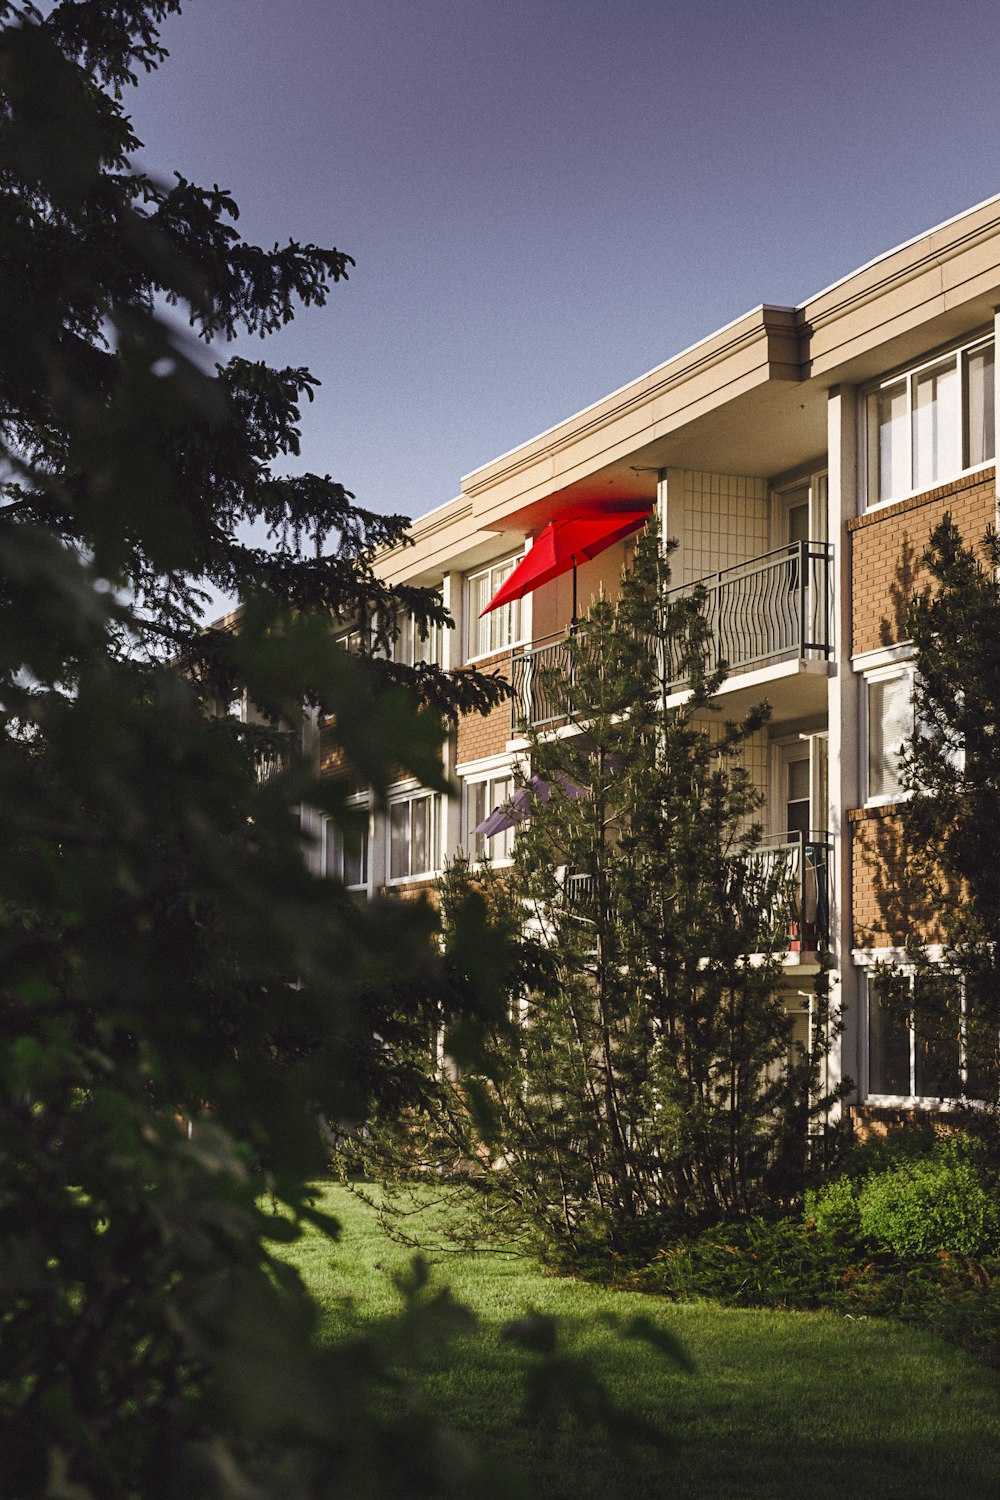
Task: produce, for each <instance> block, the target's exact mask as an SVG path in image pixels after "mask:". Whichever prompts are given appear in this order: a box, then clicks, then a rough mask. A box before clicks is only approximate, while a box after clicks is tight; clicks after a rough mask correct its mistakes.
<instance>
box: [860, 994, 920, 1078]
mask: <svg viewBox="0 0 1000 1500" xmlns="http://www.w3.org/2000/svg"><path fill="white" fill-rule="evenodd" d="M868 1088H869V1090H870V1092H871V1093H873V1094H900V1095H904V1096H908V1095H909V1094H910V1028H909V1026H908V1024H907V1017H906V1015H905V1013H904V1012H903V1010H902V1007H901V1005H900V1003H899V1000H898V999H897V1000H895V1001H891V1000H890V999H889V997H888V996H887V995H885V994H884V993H883V992H882V990H881V988H880V987H879V986H878V985H874V984H871V985H869V987H868Z"/></svg>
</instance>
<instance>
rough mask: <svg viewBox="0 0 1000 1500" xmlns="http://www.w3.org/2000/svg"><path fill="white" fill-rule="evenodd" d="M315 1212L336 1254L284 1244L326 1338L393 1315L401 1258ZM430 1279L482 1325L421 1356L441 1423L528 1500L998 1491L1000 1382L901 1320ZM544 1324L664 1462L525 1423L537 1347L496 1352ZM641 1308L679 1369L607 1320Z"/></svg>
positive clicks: (529, 1280)
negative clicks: (517, 1478) (652, 1425)
mask: <svg viewBox="0 0 1000 1500" xmlns="http://www.w3.org/2000/svg"><path fill="white" fill-rule="evenodd" d="M323 1197H324V1204H323V1206H324V1207H326V1208H327V1209H328V1210H329V1211H331V1212H332V1213H334V1214H336V1216H337V1217H338V1218H339V1219H340V1221H341V1223H342V1224H343V1231H344V1232H343V1237H342V1239H341V1241H340V1242H339V1243H331V1242H330V1241H329V1240H327V1239H325V1238H324V1237H323V1236H322V1235H320V1234H319V1233H318V1232H310V1233H309V1234H308V1235H307V1236H306V1237H305V1238H304V1239H303V1240H301V1241H300V1242H298V1243H297V1244H295V1245H293V1246H291V1247H289V1250H288V1258H289V1259H290V1260H291V1261H292V1262H293V1263H294V1264H295V1265H296V1266H297V1267H298V1269H299V1270H300V1272H301V1274H302V1276H303V1277H304V1279H305V1280H306V1282H307V1283H308V1285H309V1286H310V1288H311V1290H312V1291H313V1294H314V1295H315V1297H316V1298H317V1299H318V1301H319V1303H320V1305H321V1306H322V1308H323V1313H324V1321H323V1333H324V1336H326V1337H329V1338H331V1339H333V1338H336V1337H338V1336H340V1335H343V1334H345V1333H349V1332H356V1331H357V1330H358V1328H359V1327H363V1326H366V1325H370V1324H372V1323H377V1322H378V1321H379V1320H381V1319H383V1318H386V1317H388V1316H390V1315H391V1314H392V1313H394V1312H395V1311H397V1310H398V1308H399V1306H400V1302H399V1297H398V1294H397V1293H396V1291H395V1289H394V1287H393V1284H392V1273H393V1272H394V1271H396V1272H398V1271H401V1270H404V1269H405V1268H406V1266H407V1264H408V1262H409V1259H410V1254H411V1252H409V1251H408V1250H406V1249H404V1248H402V1247H400V1246H398V1245H396V1244H394V1243H392V1242H391V1241H387V1240H386V1239H385V1238H384V1236H383V1234H382V1232H381V1230H380V1228H379V1224H378V1220H377V1217H376V1216H375V1214H374V1213H373V1212H372V1211H371V1210H370V1209H368V1208H366V1207H365V1206H364V1205H362V1204H359V1203H358V1202H357V1200H356V1199H354V1198H353V1197H352V1196H351V1195H350V1194H349V1193H347V1192H346V1191H345V1190H344V1189H342V1188H339V1187H329V1188H325V1189H324V1192H323ZM434 1279H435V1282H436V1283H438V1282H439V1283H441V1284H447V1285H448V1286H450V1287H451V1289H452V1291H453V1293H454V1294H455V1296H456V1297H457V1298H458V1299H459V1300H460V1301H461V1302H463V1303H464V1304H466V1305H467V1306H468V1307H470V1308H471V1309H473V1311H474V1312H475V1314H476V1317H477V1319H478V1322H479V1329H478V1332H477V1333H476V1334H475V1335H473V1336H465V1337H462V1338H460V1339H458V1340H457V1341H456V1342H455V1343H453V1344H452V1345H450V1346H449V1348H448V1350H447V1351H446V1352H444V1353H439V1354H437V1355H432V1356H430V1357H429V1359H428V1360H427V1362H426V1364H425V1373H424V1376H423V1382H424V1386H425V1389H426V1390H427V1391H428V1392H429V1393H430V1395H431V1397H432V1399H433V1401H434V1402H435V1404H436V1405H437V1406H438V1407H439V1409H440V1411H441V1412H442V1414H444V1415H446V1416H447V1417H448V1419H449V1420H450V1421H451V1422H452V1423H453V1425H455V1426H456V1427H458V1428H459V1429H461V1430H463V1431H465V1432H469V1433H472V1434H474V1435H475V1437H476V1440H477V1442H478V1443H479V1444H480V1445H481V1446H485V1447H486V1448H487V1449H488V1450H489V1451H491V1452H493V1453H495V1454H496V1455H497V1456H498V1461H500V1459H501V1458H502V1459H503V1460H504V1461H507V1462H509V1463H511V1464H513V1465H514V1466H515V1467H516V1468H517V1470H518V1471H519V1472H520V1473H521V1474H522V1475H523V1476H524V1478H525V1481H526V1492H527V1493H528V1494H529V1495H530V1496H531V1497H532V1500H597V1497H602V1500H603V1497H610V1496H615V1495H621V1496H628V1497H630V1500H655V1497H659V1496H674V1497H678V1500H710V1497H711V1500H744V1497H746V1500H750V1497H753V1500H783V1497H786V1496H787V1497H793V1496H794V1497H796V1500H835V1497H836V1500H842V1497H844V1496H859V1497H864V1500H896V1497H898V1500H904V1497H905V1500H950V1497H954V1500H991V1497H1000V1373H998V1372H996V1371H993V1370H989V1369H986V1368H985V1367H983V1366H981V1365H979V1364H977V1363H976V1362H975V1361H974V1360H973V1359H971V1358H970V1357H969V1356H967V1355H965V1354H963V1353H961V1352H960V1351H958V1350H955V1349H952V1348H950V1347H948V1346H947V1345H945V1344H943V1343H941V1342H939V1341H938V1340H937V1339H935V1338H933V1337H931V1336H930V1335H925V1334H922V1333H920V1332H919V1331H916V1330H914V1329H912V1328H903V1327H900V1326H897V1325H895V1324H892V1323H884V1322H879V1321H875V1320H870V1321H868V1320H859V1321H854V1320H851V1319H848V1318H844V1317H839V1316H833V1315H828V1314H823V1313H785V1312H764V1311H757V1310H740V1309H727V1308H720V1307H716V1306H714V1305H713V1304H711V1303H693V1304H689V1305H676V1304H671V1303H667V1302H662V1301H659V1300H658V1299H655V1298H651V1297H644V1296H641V1295H639V1294H636V1293H624V1292H612V1291H606V1290H604V1289H601V1288H596V1287H593V1286H588V1285H586V1284H585V1283H582V1282H578V1281H573V1280H570V1279H565V1278H554V1277H550V1276H546V1275H544V1274H543V1273H542V1272H541V1270H540V1269H539V1268H538V1267H537V1266H536V1265H534V1264H532V1263H531V1262H528V1261H525V1260H523V1259H510V1258H505V1257H501V1256H497V1255H490V1254H483V1255H479V1256H472V1255H454V1254H452V1255H448V1256H441V1257H439V1258H438V1259H437V1262H436V1264H435V1267H434ZM529 1308H534V1309H536V1310H538V1311H540V1312H545V1313H552V1314H556V1315H557V1316H558V1318H559V1320H560V1329H561V1330H562V1334H561V1337H564V1338H565V1340H566V1344H567V1347H568V1348H571V1349H572V1350H573V1351H574V1352H586V1354H587V1355H588V1356H589V1357H590V1358H591V1360H592V1362H593V1365H594V1367H595V1368H596V1370H597V1371H598V1373H599V1374H600V1376H601V1378H602V1379H603V1380H604V1381H605V1382H606V1384H607V1386H608V1387H609V1389H610V1391H611V1392H612V1394H613V1396H614V1397H615V1399H616V1400H618V1401H619V1402H622V1403H628V1404H629V1405H630V1406H632V1407H634V1408H635V1409H636V1410H637V1411H639V1412H641V1413H642V1414H643V1415H644V1416H646V1417H649V1418H652V1419H654V1420H656V1421H657V1422H658V1423H660V1424H661V1425H662V1426H663V1427H664V1428H665V1429H666V1431H667V1433H668V1435H669V1436H670V1437H671V1439H672V1446H671V1449H670V1451H669V1452H668V1453H667V1454H666V1455H664V1454H663V1453H659V1452H655V1453H654V1452H653V1451H651V1450H649V1449H646V1448H644V1449H640V1450H638V1452H637V1453H636V1455H635V1457H634V1458H633V1459H632V1460H627V1459H626V1458H625V1457H623V1455H622V1454H621V1453H620V1452H616V1451H612V1450H611V1449H610V1448H609V1446H608V1445H607V1444H605V1443H604V1442H603V1440H602V1439H601V1437H600V1435H599V1434H597V1433H594V1432H592V1431H587V1432H580V1431H565V1432H563V1433H561V1434H560V1435H559V1436H558V1438H557V1439H556V1440H554V1441H553V1440H552V1439H551V1438H550V1437H549V1436H547V1435H543V1434H541V1433H540V1432H539V1431H538V1429H537V1428H536V1427H535V1426H534V1425H533V1424H532V1423H531V1422H530V1421H526V1420H525V1418H524V1415H523V1410H522V1403H523V1376H524V1371H525V1369H526V1368H527V1367H528V1366H529V1364H530V1363H531V1360H532V1356H530V1355H528V1354H527V1353H526V1352H525V1351H524V1350H522V1349H520V1348H518V1347H515V1346H513V1345H511V1344H510V1343H508V1342H506V1341H503V1340H502V1339H501V1338H500V1330H501V1328H502V1326H503V1324H504V1323H505V1322H508V1321H509V1320H511V1319H512V1318H516V1317H518V1316H520V1315H522V1314H524V1312H525V1311H526V1310H527V1309H529ZM609 1313H610V1314H612V1315H613V1317H615V1318H617V1319H619V1320H621V1321H622V1322H627V1321H628V1320H629V1319H630V1318H632V1317H634V1316H635V1315H636V1314H639V1315H641V1316H643V1317H647V1318H650V1319H652V1320H653V1321H654V1322H655V1323H656V1324H657V1325H658V1326H659V1327H661V1328H663V1329H666V1330H668V1331H669V1332H670V1333H672V1334H674V1335H676V1336H677V1337H678V1338H679V1339H680V1340H681V1341H682V1343H683V1344H684V1346H685V1348H686V1349H687V1351H688V1354H689V1355H690V1357H691V1359H692V1361H693V1363H694V1369H693V1371H692V1372H691V1373H687V1374H685V1373H682V1372H680V1371H678V1370H677V1368H676V1366H674V1365H672V1364H670V1363H669V1362H668V1361H666V1360H665V1359H664V1357H663V1356H662V1355H661V1354H660V1353H658V1352H657V1351H656V1350H655V1349H654V1348H652V1347H651V1346H650V1345H648V1344H646V1343H642V1342H638V1341H636V1340H634V1339H625V1338H623V1337H622V1336H621V1335H620V1334H618V1333H616V1332H615V1331H614V1330H613V1329H612V1328H611V1327H609V1326H608V1324H607V1322H605V1321H602V1315H606V1314H609Z"/></svg>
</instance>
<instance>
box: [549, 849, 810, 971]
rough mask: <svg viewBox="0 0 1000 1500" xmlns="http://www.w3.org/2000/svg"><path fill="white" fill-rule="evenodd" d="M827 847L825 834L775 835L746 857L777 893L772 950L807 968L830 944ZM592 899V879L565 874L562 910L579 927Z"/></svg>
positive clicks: (735, 893)
mask: <svg viewBox="0 0 1000 1500" xmlns="http://www.w3.org/2000/svg"><path fill="white" fill-rule="evenodd" d="M831 847H832V846H831V844H830V842H829V835H828V834H827V833H825V832H818V831H812V832H810V833H808V834H803V833H780V834H774V835H772V836H770V837H766V838H764V839H763V841H762V842H761V844H760V846H759V847H758V848H757V849H755V850H754V851H753V853H752V854H751V856H750V861H751V863H752V864H755V865H756V866H757V868H758V871H759V872H760V874H761V875H762V876H763V877H764V882H765V883H766V885H767V886H768V887H771V888H777V889H778V890H780V892H781V895H780V899H779V902H778V903H777V904H776V907H775V910H774V912H773V914H772V916H771V918H770V926H771V931H772V944H773V948H774V949H778V950H780V949H784V950H785V951H786V952H787V953H788V954H789V955H790V956H792V955H794V957H793V958H792V962H795V963H803V962H808V956H809V955H810V954H815V953H818V952H819V951H820V950H821V949H823V948H825V947H826V946H827V943H828V942H829V937H830V876H829V871H830V851H831ZM738 868H739V867H738V866H736V865H735V863H734V869H738ZM742 878H744V877H742V876H739V877H737V879H734V881H733V887H732V890H731V891H730V896H731V897H732V899H733V900H736V901H738V900H739V889H738V886H737V880H738V879H742ZM594 899H595V898H594V877H593V876H592V875H590V874H582V873H574V872H568V873H567V875H566V878H565V881H564V884H563V901H564V904H565V907H566V910H567V911H568V912H570V913H571V914H572V915H573V916H574V917H575V918H576V919H577V920H579V921H583V922H592V921H593V920H594V916H595V913H594Z"/></svg>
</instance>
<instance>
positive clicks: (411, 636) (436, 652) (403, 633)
mask: <svg viewBox="0 0 1000 1500" xmlns="http://www.w3.org/2000/svg"><path fill="white" fill-rule="evenodd" d="M396 630H397V632H398V633H397V635H396V639H395V640H394V641H393V643H392V659H393V661H398V662H402V663H403V665H404V666H407V667H415V666H416V665H417V663H418V662H422V661H424V662H427V663H429V664H430V665H432V666H433V665H436V664H439V663H440V661H441V647H442V635H443V631H442V628H441V626H440V625H428V626H426V627H425V628H424V632H423V634H421V631H420V626H419V625H418V624H417V622H416V621H415V620H414V618H413V616H412V615H411V614H409V613H408V612H403V611H401V612H400V613H399V614H398V615H397V617H396Z"/></svg>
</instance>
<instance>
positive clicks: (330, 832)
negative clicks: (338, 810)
mask: <svg viewBox="0 0 1000 1500" xmlns="http://www.w3.org/2000/svg"><path fill="white" fill-rule="evenodd" d="M347 806H348V807H353V808H357V809H358V810H359V811H360V810H364V811H366V812H368V815H369V816H368V828H367V831H366V832H365V835H364V844H363V853H362V868H363V879H362V880H360V881H357V882H352V883H351V884H350V885H348V884H347V881H346V880H345V878H344V862H345V850H344V831H343V829H342V828H341V827H340V825H339V824H338V823H337V821H336V819H334V818H324V819H323V874H324V876H326V877H327V879H336V880H340V881H341V882H343V884H344V885H345V887H346V889H347V890H349V891H354V892H356V893H357V894H358V895H365V896H368V895H370V894H371V879H372V825H371V810H370V803H369V799H368V796H367V794H364V795H362V796H358V797H351V798H349V799H348V802H347Z"/></svg>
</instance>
